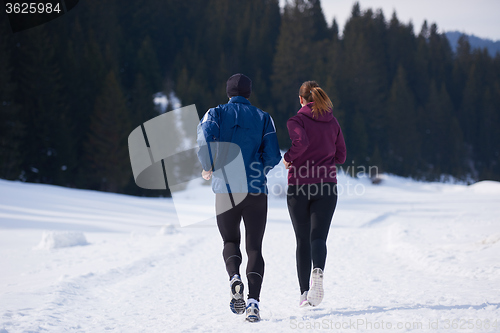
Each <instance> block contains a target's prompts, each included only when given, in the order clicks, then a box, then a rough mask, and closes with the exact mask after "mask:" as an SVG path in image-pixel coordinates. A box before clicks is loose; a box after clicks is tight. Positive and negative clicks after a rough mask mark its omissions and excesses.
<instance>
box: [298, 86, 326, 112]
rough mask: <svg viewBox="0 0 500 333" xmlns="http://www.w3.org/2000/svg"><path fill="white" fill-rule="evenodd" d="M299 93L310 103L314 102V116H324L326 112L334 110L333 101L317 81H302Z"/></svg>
mask: <svg viewBox="0 0 500 333" xmlns="http://www.w3.org/2000/svg"><path fill="white" fill-rule="evenodd" d="M299 95H300V96H302V98H304V99H305V100H306V101H307V102H308V103H310V102H314V104H313V106H312V113H313V117H316V118H317V117H319V116H322V115H323V114H324V113H325V112H332V109H333V104H332V101H331V100H330V98H329V97H328V95H327V94H326V93H325V91H324V90H323V89H321V88H320V86H319V85H318V83H316V81H306V82H304V83H302V86H301V87H300V90H299Z"/></svg>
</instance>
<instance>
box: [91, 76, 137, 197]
mask: <svg viewBox="0 0 500 333" xmlns="http://www.w3.org/2000/svg"><path fill="white" fill-rule="evenodd" d="M129 117H130V116H129V111H128V110H127V107H126V102H125V97H124V95H123V92H122V89H121V87H120V84H119V83H118V81H117V79H116V76H115V74H114V73H113V71H110V72H109V73H108V75H107V76H106V78H105V80H104V82H103V86H102V90H101V93H100V94H99V96H98V97H97V99H96V102H95V107H94V111H93V114H92V117H91V123H90V130H89V134H88V139H87V141H86V143H85V156H86V159H87V160H88V162H89V163H90V166H91V170H92V171H93V173H92V175H91V177H92V179H93V181H94V182H93V186H95V187H96V189H99V190H102V191H109V192H121V191H122V189H123V188H124V187H125V186H126V185H127V183H128V182H129V181H131V178H132V173H131V167H130V159H129V156H128V143H127V138H128V135H129V133H130V132H131V130H132V128H131V124H130V118H129Z"/></svg>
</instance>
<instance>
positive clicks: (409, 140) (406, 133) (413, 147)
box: [387, 66, 420, 176]
mask: <svg viewBox="0 0 500 333" xmlns="http://www.w3.org/2000/svg"><path fill="white" fill-rule="evenodd" d="M407 82H408V81H407V79H406V73H405V71H404V69H403V67H402V66H399V67H398V71H397V74H396V77H395V78H394V81H393V83H392V88H391V93H390V97H389V100H388V104H387V117H388V119H387V131H388V134H387V141H388V145H387V147H388V154H387V155H388V163H389V165H388V168H390V169H391V170H395V172H397V173H398V174H401V175H405V176H408V175H410V174H414V173H415V172H416V171H417V169H416V166H417V163H418V161H419V158H420V149H419V147H420V142H419V140H418V135H417V127H416V115H415V99H414V97H413V93H412V92H411V90H410V89H409V87H408V83H407Z"/></svg>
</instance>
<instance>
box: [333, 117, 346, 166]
mask: <svg viewBox="0 0 500 333" xmlns="http://www.w3.org/2000/svg"><path fill="white" fill-rule="evenodd" d="M335 148H336V149H335V164H343V163H344V162H345V159H346V147H345V141H344V135H343V134H342V129H341V128H340V125H339V134H338V135H337V141H335Z"/></svg>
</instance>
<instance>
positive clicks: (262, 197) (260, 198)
mask: <svg viewBox="0 0 500 333" xmlns="http://www.w3.org/2000/svg"><path fill="white" fill-rule="evenodd" d="M215 198H216V209H217V212H219V207H221V206H222V204H221V203H220V202H222V201H223V200H221V196H220V195H218V194H217V195H216V197H215ZM242 217H243V221H244V223H245V242H246V251H247V255H248V263H247V270H246V274H247V279H248V298H254V299H256V300H257V301H258V300H259V295H260V289H261V286H262V278H263V276H264V259H263V258H262V238H263V237H264V230H265V228H266V218H267V195H266V194H264V193H259V194H256V193H249V194H248V195H247V197H246V198H245V199H244V200H243V201H242V202H241V203H239V204H238V205H236V206H235V207H233V208H231V209H230V210H228V211H226V212H223V213H221V214H219V213H218V214H217V226H218V227H219V231H220V234H221V236H222V240H223V241H224V249H223V251H222V256H223V257H224V261H225V263H226V270H227V273H228V274H229V278H231V277H232V276H233V275H234V274H238V275H239V274H240V265H241V261H242V259H241V251H240V239H241V235H240V221H241V218H242Z"/></svg>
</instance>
